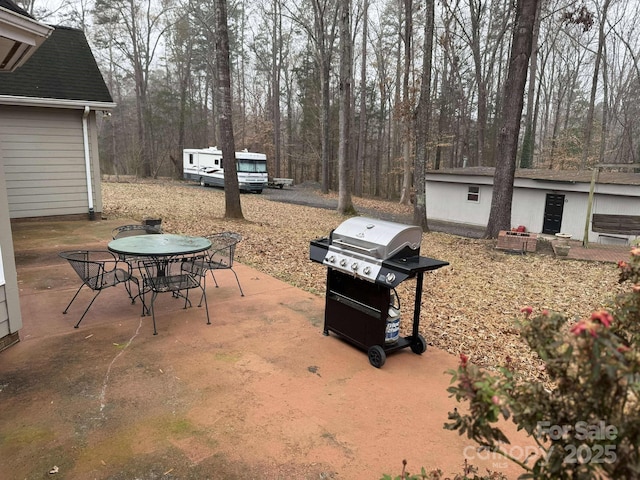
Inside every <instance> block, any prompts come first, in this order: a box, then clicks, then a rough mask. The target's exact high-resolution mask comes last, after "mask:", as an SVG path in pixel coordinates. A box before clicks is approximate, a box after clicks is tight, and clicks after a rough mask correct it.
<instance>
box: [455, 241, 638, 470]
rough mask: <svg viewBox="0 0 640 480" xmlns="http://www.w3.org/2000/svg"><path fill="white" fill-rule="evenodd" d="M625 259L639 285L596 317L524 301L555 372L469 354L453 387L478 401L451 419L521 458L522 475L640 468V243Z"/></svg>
mask: <svg viewBox="0 0 640 480" xmlns="http://www.w3.org/2000/svg"><path fill="white" fill-rule="evenodd" d="M618 267H619V269H620V282H621V283H628V284H630V288H629V289H628V290H627V291H625V293H622V294H621V295H619V296H618V297H616V298H615V299H614V300H613V301H612V302H611V304H610V305H609V306H608V308H606V309H602V310H598V311H595V312H593V313H592V315H591V316H590V317H589V318H583V319H581V320H579V321H577V322H569V321H568V320H567V318H566V317H565V316H563V315H561V314H559V313H553V312H548V311H542V312H539V313H537V314H534V311H533V309H532V308H530V307H525V308H523V309H522V312H523V318H522V319H521V320H519V321H518V325H519V328H520V332H521V335H522V337H523V338H524V340H525V341H526V343H527V344H528V346H529V347H530V348H531V349H532V350H533V351H534V352H536V353H537V355H538V356H539V357H540V358H541V359H542V361H543V362H544V365H545V369H546V374H547V377H548V380H549V382H542V381H536V382H531V381H526V380H525V379H523V378H521V377H520V376H519V375H518V374H517V373H516V372H515V371H514V369H513V368H512V367H511V363H510V359H508V358H507V359H505V365H503V366H502V367H500V368H499V369H498V370H497V371H496V372H493V373H491V372H487V371H486V370H482V369H480V368H478V367H476V366H474V365H473V364H472V363H471V362H470V361H469V359H468V358H467V357H466V356H465V355H460V365H459V367H458V369H457V370H455V371H450V372H449V373H450V374H451V375H452V386H451V387H449V389H448V391H449V393H450V394H451V396H453V397H455V398H456V399H457V400H458V401H464V402H466V404H467V405H468V408H467V409H465V410H466V411H465V412H462V411H460V410H458V409H455V410H454V411H453V412H451V413H450V414H449V420H450V422H449V423H446V424H445V428H447V429H450V430H458V432H459V433H460V434H465V433H466V434H467V436H468V437H469V438H470V439H472V440H473V441H474V442H476V443H477V444H478V445H479V446H480V447H482V448H486V449H489V450H491V451H492V452H495V455H502V456H504V457H505V458H507V459H509V460H511V461H513V462H515V463H517V464H518V465H520V466H521V467H522V468H523V469H524V470H525V473H524V474H523V475H521V476H520V478H521V479H525V478H535V479H549V480H561V479H574V478H580V479H596V478H603V477H608V478H614V479H635V478H640V456H639V454H638V453H639V452H638V445H640V405H639V404H638V396H639V394H640V351H639V349H638V341H639V340H640V248H639V247H634V248H633V249H632V250H631V257H630V261H629V262H620V263H619V264H618ZM501 419H503V420H508V419H510V420H511V421H513V422H514V423H515V424H516V425H517V427H518V429H523V430H524V431H526V432H527V434H528V435H529V436H530V438H531V439H532V442H534V443H535V445H536V447H535V449H534V451H533V452H531V451H529V452H528V453H530V454H531V455H529V457H527V458H523V456H522V455H521V453H522V452H525V451H526V449H523V448H518V449H515V448H510V447H509V446H508V445H509V439H508V438H507V437H506V435H505V434H504V433H503V431H502V430H501V429H500V428H499V426H498V422H499V421H500V420H501ZM516 451H517V452H518V454H519V455H513V454H511V453H512V452H516Z"/></svg>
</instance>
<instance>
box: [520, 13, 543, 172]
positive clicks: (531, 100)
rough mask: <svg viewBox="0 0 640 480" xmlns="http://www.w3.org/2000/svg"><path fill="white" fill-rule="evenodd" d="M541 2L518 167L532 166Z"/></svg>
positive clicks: (533, 45) (536, 22)
mask: <svg viewBox="0 0 640 480" xmlns="http://www.w3.org/2000/svg"><path fill="white" fill-rule="evenodd" d="M541 6H542V2H538V9H537V11H536V20H535V23H534V26H533V39H532V42H531V61H530V62H529V89H528V91H527V114H526V116H525V119H526V120H525V122H524V123H525V129H524V139H523V140H522V150H521V152H520V168H531V167H532V166H533V152H534V150H535V144H536V132H535V129H534V124H535V122H534V120H533V114H534V112H535V108H534V107H535V98H536V97H535V92H536V74H537V71H538V38H539V36H540V9H541Z"/></svg>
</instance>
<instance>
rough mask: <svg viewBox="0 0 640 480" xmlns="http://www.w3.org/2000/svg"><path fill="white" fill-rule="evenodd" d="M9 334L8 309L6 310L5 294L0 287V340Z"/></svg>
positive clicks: (3, 289) (0, 286) (2, 286)
mask: <svg viewBox="0 0 640 480" xmlns="http://www.w3.org/2000/svg"><path fill="white" fill-rule="evenodd" d="M10 333H11V330H10V328H9V309H8V308H7V292H6V291H5V288H4V285H0V339H1V338H3V337H6V336H7V335H9V334H10Z"/></svg>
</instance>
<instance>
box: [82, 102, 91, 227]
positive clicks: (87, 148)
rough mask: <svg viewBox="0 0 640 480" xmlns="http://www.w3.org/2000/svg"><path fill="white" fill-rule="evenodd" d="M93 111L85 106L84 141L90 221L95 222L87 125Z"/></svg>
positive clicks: (83, 116)
mask: <svg viewBox="0 0 640 480" xmlns="http://www.w3.org/2000/svg"><path fill="white" fill-rule="evenodd" d="M90 111H91V109H90V108H89V107H88V106H86V105H85V107H84V113H83V114H82V140H83V143H84V167H85V170H86V174H87V197H88V200H89V220H93V216H94V211H93V187H92V183H91V158H90V156H89V127H88V125H87V117H88V116H89V112H90Z"/></svg>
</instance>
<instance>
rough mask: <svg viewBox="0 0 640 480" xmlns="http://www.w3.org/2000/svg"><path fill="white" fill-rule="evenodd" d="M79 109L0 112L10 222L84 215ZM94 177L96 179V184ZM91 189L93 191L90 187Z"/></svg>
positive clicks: (93, 151) (93, 143)
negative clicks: (43, 217) (34, 218)
mask: <svg viewBox="0 0 640 480" xmlns="http://www.w3.org/2000/svg"><path fill="white" fill-rule="evenodd" d="M82 113H83V112H82V110H73V109H52V108H39V107H27V108H25V107H7V106H5V107H3V108H2V111H1V113H0V145H2V154H3V159H4V170H5V175H6V183H7V197H8V202H9V214H10V217H11V218H27V217H40V216H52V215H75V214H82V213H87V212H88V209H89V202H88V197H87V182H86V174H85V159H84V143H83V131H82ZM94 119H95V113H94V112H91V115H90V116H89V122H88V123H89V131H90V135H89V144H90V158H91V164H92V178H93V188H92V190H93V201H94V211H101V210H102V208H101V204H100V205H98V201H99V200H101V196H100V192H99V175H96V174H95V173H94V172H96V171H98V167H97V166H96V165H97V164H98V161H97V157H98V155H97V132H96V129H95V120H94ZM96 177H97V179H96ZM96 187H97V188H96Z"/></svg>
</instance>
